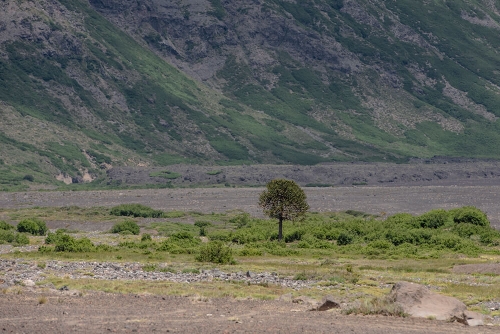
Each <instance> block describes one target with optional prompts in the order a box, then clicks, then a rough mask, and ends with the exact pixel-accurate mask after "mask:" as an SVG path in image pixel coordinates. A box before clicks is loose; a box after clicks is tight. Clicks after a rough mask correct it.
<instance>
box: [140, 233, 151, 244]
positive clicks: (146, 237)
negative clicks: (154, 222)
mask: <svg viewBox="0 0 500 334" xmlns="http://www.w3.org/2000/svg"><path fill="white" fill-rule="evenodd" d="M152 240H153V238H151V235H150V234H148V233H143V234H142V236H141V242H145V241H152Z"/></svg>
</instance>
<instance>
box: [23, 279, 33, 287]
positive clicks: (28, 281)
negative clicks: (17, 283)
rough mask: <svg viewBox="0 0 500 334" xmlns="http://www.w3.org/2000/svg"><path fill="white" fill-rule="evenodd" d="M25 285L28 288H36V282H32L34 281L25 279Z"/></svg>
mask: <svg viewBox="0 0 500 334" xmlns="http://www.w3.org/2000/svg"><path fill="white" fill-rule="evenodd" d="M23 285H24V286H28V287H33V286H35V282H33V281H32V280H30V279H25V280H24V281H23Z"/></svg>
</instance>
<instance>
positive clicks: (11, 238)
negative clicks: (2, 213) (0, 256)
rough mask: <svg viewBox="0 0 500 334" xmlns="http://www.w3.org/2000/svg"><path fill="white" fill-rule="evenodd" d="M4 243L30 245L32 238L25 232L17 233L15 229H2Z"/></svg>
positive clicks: (0, 234) (0, 231) (1, 237)
mask: <svg viewBox="0 0 500 334" xmlns="http://www.w3.org/2000/svg"><path fill="white" fill-rule="evenodd" d="M3 243H7V244H13V245H28V244H29V243H30V240H29V238H28V237H27V236H26V235H25V234H23V233H15V232H14V231H10V230H9V231H7V230H1V229H0V244H3Z"/></svg>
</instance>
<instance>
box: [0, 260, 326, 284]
mask: <svg viewBox="0 0 500 334" xmlns="http://www.w3.org/2000/svg"><path fill="white" fill-rule="evenodd" d="M142 268H143V264H140V263H112V262H63V261H47V262H45V266H44V267H43V268H40V267H39V266H37V263H34V262H26V261H24V260H5V259H3V260H0V272H3V273H4V275H3V276H2V281H3V282H2V285H1V286H0V288H7V287H9V286H13V285H16V284H17V285H19V284H21V285H25V286H34V285H35V284H36V283H37V282H40V281H43V280H44V279H45V278H46V276H47V275H49V274H50V275H55V276H59V277H67V278H71V279H81V278H87V279H88V278H92V279H99V280H132V281H135V280H144V281H170V282H176V283H196V282H212V281H214V280H218V281H222V282H224V281H226V282H227V281H236V282H245V283H247V284H274V285H279V286H282V287H287V288H293V289H296V290H299V289H301V288H310V287H311V286H313V285H314V283H316V281H313V280H307V281H297V280H294V279H293V277H279V276H278V275H277V274H276V273H268V272H263V273H254V272H251V271H247V272H236V273H226V272H223V271H221V270H219V269H211V270H202V271H201V272H200V273H197V274H195V273H181V272H168V271H167V272H165V271H162V268H158V269H157V270H156V271H144V270H143V269H142Z"/></svg>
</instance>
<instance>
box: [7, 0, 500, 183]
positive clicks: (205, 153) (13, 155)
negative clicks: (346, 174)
mask: <svg viewBox="0 0 500 334" xmlns="http://www.w3.org/2000/svg"><path fill="white" fill-rule="evenodd" d="M0 7H1V11H0V12H1V13H0V74H1V75H0V81H1V82H0V83H1V85H0V87H1V89H0V114H1V117H2V119H3V121H2V122H1V124H0V142H1V143H2V144H1V146H0V154H1V161H0V170H1V171H2V173H1V174H2V177H0V183H1V184H4V185H5V187H11V186H12V185H16V186H19V187H25V186H26V185H27V184H30V182H33V181H35V182H42V183H51V182H54V180H55V177H56V176H59V179H71V180H73V181H83V180H84V179H86V180H90V179H94V178H96V177H98V176H99V175H103V174H102V171H103V170H106V169H109V168H111V167H112V166H166V165H170V164H175V163H195V164H242V163H245V164H262V163H267V164H269V163H271V164H275V163H278V164H282V163H293V164H308V165H310V164H317V163H321V162H332V161H397V162H402V161H407V159H408V158H409V157H421V158H428V157H432V156H434V155H444V156H458V157H473V158H493V159H498V158H499V157H500V151H499V148H498V145H496V143H497V142H498V141H499V140H500V135H499V131H498V130H499V129H498V124H497V118H498V116H499V115H500V111H499V110H500V108H499V107H500V79H498V77H497V75H496V74H498V73H499V71H500V69H498V65H497V64H499V63H500V62H499V61H500V59H499V58H500V55H498V53H497V51H496V50H497V49H498V46H500V38H499V37H498V30H499V29H500V8H499V5H498V4H496V2H495V1H492V0H474V1H462V0H458V1H453V2H451V1H446V2H443V3H441V2H440V3H434V2H422V3H416V2H413V1H410V0H402V1H398V2H387V1H382V0H370V1H368V0H315V1H281V0H255V1H251V2H249V1H241V0H238V1H221V0H210V1H208V0H189V1H182V2H171V1H162V0H125V1H116V0H89V1H87V0H77V1H68V0H39V1H21V2H12V1H3V2H1V3H0Z"/></svg>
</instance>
